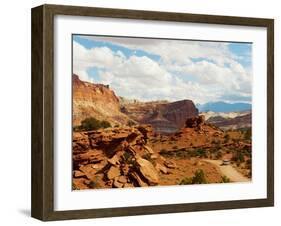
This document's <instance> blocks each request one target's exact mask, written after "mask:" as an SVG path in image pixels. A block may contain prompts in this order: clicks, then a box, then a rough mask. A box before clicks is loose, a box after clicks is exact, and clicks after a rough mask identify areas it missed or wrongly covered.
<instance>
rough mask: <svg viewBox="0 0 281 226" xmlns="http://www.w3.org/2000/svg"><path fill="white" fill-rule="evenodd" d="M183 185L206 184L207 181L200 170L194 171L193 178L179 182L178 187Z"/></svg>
mask: <svg viewBox="0 0 281 226" xmlns="http://www.w3.org/2000/svg"><path fill="white" fill-rule="evenodd" d="M185 184H207V180H206V177H205V174H204V171H203V170H202V169H198V170H196V172H195V174H194V176H193V177H186V178H184V179H182V180H181V182H180V185H185Z"/></svg>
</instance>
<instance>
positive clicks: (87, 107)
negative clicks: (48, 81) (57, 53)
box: [73, 75, 198, 133]
mask: <svg viewBox="0 0 281 226" xmlns="http://www.w3.org/2000/svg"><path fill="white" fill-rule="evenodd" d="M120 100H121V102H120ZM197 115H198V110H197V108H196V107H195V105H194V103H193V102H192V101H191V100H181V101H176V102H171V103H170V102H167V101H152V102H140V101H137V100H133V101H126V100H124V98H119V97H117V96H116V94H115V93H114V91H113V90H111V89H110V88H109V86H106V85H102V84H93V83H89V82H84V81H81V80H80V79H79V77H78V76H77V75H73V125H74V126H76V125H79V124H80V123H81V121H82V120H84V119H85V118H88V117H94V118H96V119H98V120H106V121H108V122H110V123H111V125H113V126H114V125H127V124H128V122H131V123H133V124H151V125H152V127H153V128H154V130H155V131H156V132H158V133H173V132H176V131H177V130H178V129H180V128H182V127H184V125H185V120H186V119H187V118H191V117H194V116H197Z"/></svg>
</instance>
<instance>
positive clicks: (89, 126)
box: [74, 117, 111, 131]
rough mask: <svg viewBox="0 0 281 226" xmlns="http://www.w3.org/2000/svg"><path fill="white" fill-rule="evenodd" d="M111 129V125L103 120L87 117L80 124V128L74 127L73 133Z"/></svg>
mask: <svg viewBox="0 0 281 226" xmlns="http://www.w3.org/2000/svg"><path fill="white" fill-rule="evenodd" d="M108 127H111V124H110V123H109V122H108V121H105V120H102V121H100V120H98V119H96V118H94V117H89V118H86V119H84V120H83V121H82V122H81V125H80V126H76V127H74V130H75V131H89V130H98V129H101V128H108Z"/></svg>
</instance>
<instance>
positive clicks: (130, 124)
mask: <svg viewBox="0 0 281 226" xmlns="http://www.w3.org/2000/svg"><path fill="white" fill-rule="evenodd" d="M135 125H136V123H135V122H134V121H133V120H129V121H128V122H127V126H135Z"/></svg>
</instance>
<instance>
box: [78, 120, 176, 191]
mask: <svg viewBox="0 0 281 226" xmlns="http://www.w3.org/2000/svg"><path fill="white" fill-rule="evenodd" d="M152 133H153V132H152V127H151V126H149V125H142V126H134V127H123V128H109V129H104V130H97V131H90V132H84V133H83V132H82V133H75V136H74V142H73V177H74V179H75V180H74V182H76V186H75V187H78V188H81V189H83V188H87V187H89V185H91V184H93V183H92V182H95V180H97V176H99V178H100V180H101V181H102V182H103V183H104V184H105V185H106V187H114V188H123V187H144V186H153V185H158V183H159V174H160V173H162V174H168V173H171V169H174V168H175V167H176V165H175V164H174V163H173V162H168V161H167V160H165V159H164V158H163V157H162V156H160V155H159V154H158V153H155V152H154V151H153V150H152V148H151V147H149V145H148V143H147V142H148V137H149V136H151V135H152ZM84 185H86V186H84Z"/></svg>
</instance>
